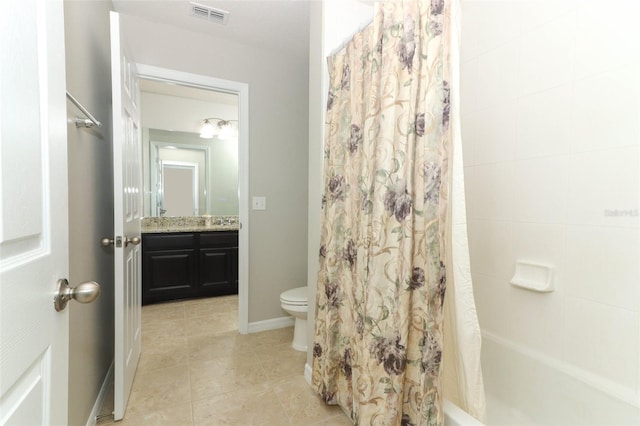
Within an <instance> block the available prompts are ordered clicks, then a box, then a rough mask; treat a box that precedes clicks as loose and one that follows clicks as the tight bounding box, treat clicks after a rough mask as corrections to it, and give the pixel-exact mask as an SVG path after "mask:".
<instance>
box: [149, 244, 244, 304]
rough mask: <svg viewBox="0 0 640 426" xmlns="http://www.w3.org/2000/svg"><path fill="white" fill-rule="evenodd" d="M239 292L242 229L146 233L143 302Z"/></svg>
mask: <svg viewBox="0 0 640 426" xmlns="http://www.w3.org/2000/svg"><path fill="white" fill-rule="evenodd" d="M237 293H238V231H216V232H189V233H187V232H176V233H155V234H143V235H142V304H143V305H146V304H150V303H157V302H165V301H168V300H178V299H193V298H198V297H212V296H222V295H227V294H237Z"/></svg>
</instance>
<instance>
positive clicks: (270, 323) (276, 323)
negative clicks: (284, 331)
mask: <svg viewBox="0 0 640 426" xmlns="http://www.w3.org/2000/svg"><path fill="white" fill-rule="evenodd" d="M294 322H295V318H293V317H290V316H287V317H280V318H272V319H268V320H264V321H256V322H250V323H249V327H248V328H249V333H258V332H260V331H267V330H276V329H278V328H285V327H293V324H294Z"/></svg>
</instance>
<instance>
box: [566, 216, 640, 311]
mask: <svg viewBox="0 0 640 426" xmlns="http://www.w3.org/2000/svg"><path fill="white" fill-rule="evenodd" d="M639 234H640V232H638V231H637V230H636V231H635V232H633V231H630V230H629V229H626V228H613V227H610V228H601V227H593V226H570V227H568V235H567V247H569V248H570V250H567V254H566V256H567V265H566V280H565V282H564V284H565V287H566V291H567V294H568V295H569V296H572V297H576V298H581V299H588V300H590V301H592V302H595V303H599V304H606V305H611V306H614V307H618V308H623V309H625V310H630V311H635V312H638V300H640V288H639V287H640V286H639V285H638V283H640V261H639V260H638V259H639V258H638V253H640V238H639V237H640V235H639Z"/></svg>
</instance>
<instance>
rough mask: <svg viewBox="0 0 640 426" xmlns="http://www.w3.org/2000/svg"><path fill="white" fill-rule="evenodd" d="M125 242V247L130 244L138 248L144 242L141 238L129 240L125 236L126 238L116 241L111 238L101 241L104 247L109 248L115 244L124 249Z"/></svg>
mask: <svg viewBox="0 0 640 426" xmlns="http://www.w3.org/2000/svg"><path fill="white" fill-rule="evenodd" d="M123 240H124V246H125V247H126V246H128V245H129V244H133V245H134V246H137V245H138V244H140V243H141V242H142V239H141V238H140V237H133V238H129V237H127V236H125V237H124V238H122V237H116V238H115V240H113V239H111V238H109V237H105V238H103V239H101V240H100V244H102V245H103V246H104V247H109V246H110V245H112V244H115V245H116V247H122V243H123Z"/></svg>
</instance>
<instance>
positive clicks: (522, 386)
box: [461, 0, 640, 424]
mask: <svg viewBox="0 0 640 426" xmlns="http://www.w3.org/2000/svg"><path fill="white" fill-rule="evenodd" d="M462 12H463V40H462V42H463V52H462V59H463V66H462V100H461V105H462V112H463V117H462V123H463V143H464V151H465V152H464V154H465V157H464V159H465V173H466V179H465V181H466V185H467V202H468V206H467V207H468V210H467V211H468V218H469V236H470V244H471V261H472V273H473V280H474V293H475V295H476V302H477V308H478V314H479V317H480V325H481V327H482V330H483V336H484V350H483V368H484V374H485V383H486V386H487V390H488V393H489V394H490V395H494V396H497V397H499V398H501V399H503V400H504V401H505V402H506V403H507V404H508V405H513V406H516V407H517V408H518V409H519V410H521V411H522V413H523V414H524V415H526V416H528V417H531V418H533V420H534V421H536V422H537V423H539V424H561V423H572V424H595V423H600V424H638V422H639V421H640V415H639V414H638V411H639V410H638V405H639V403H640V402H639V401H640V383H639V377H640V368H639V364H640V353H639V349H638V346H639V336H640V328H639V316H638V311H639V310H638V308H639V305H640V302H639V301H640V266H639V264H640V262H639V261H638V259H640V238H639V236H640V228H639V226H640V217H639V216H638V208H639V187H638V181H639V177H640V169H639V147H640V141H639V140H640V125H639V119H640V78H639V76H640V42H639V40H640V25H638V22H640V4H639V3H637V2H634V1H631V0H623V1H621V0H616V1H610V2H606V4H605V3H603V2H598V1H580V2H578V1H570V0H563V1H519V2H515V1H470V0H467V1H463V7H462ZM616 211H620V212H623V213H620V214H623V215H622V216H615V215H611V212H616ZM517 260H533V261H538V262H542V263H548V264H551V265H553V266H554V267H555V273H556V276H555V283H556V287H557V288H556V290H555V291H554V292H552V293H548V294H540V293H533V292H529V291H526V290H522V289H519V288H515V287H513V286H511V285H510V284H509V280H510V278H511V277H512V275H513V273H514V266H515V262H516V261H517ZM489 415H490V416H491V406H490V407H489Z"/></svg>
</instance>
